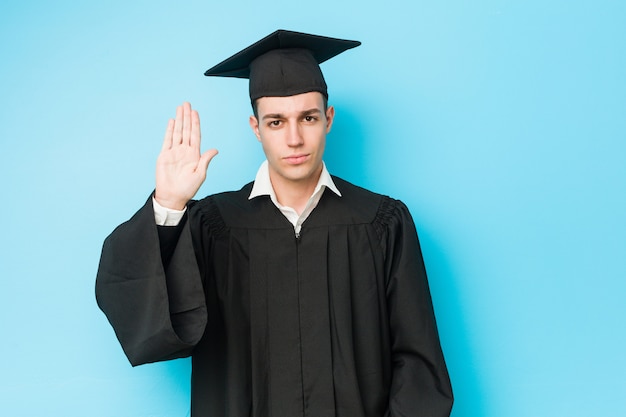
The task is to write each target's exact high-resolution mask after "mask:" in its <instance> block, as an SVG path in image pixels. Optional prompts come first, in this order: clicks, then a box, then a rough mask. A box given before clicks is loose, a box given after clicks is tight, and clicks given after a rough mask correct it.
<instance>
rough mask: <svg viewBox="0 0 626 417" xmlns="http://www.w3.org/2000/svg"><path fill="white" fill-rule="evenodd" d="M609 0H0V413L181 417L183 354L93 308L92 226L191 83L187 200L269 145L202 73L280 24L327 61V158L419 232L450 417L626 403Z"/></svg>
mask: <svg viewBox="0 0 626 417" xmlns="http://www.w3.org/2000/svg"><path fill="white" fill-rule="evenodd" d="M625 22H626V6H625V3H624V2H623V1H617V0H615V1H611V0H604V1H597V0H596V1H591V0H579V1H571V0H570V1H565V0H554V1H539V0H530V1H517V2H513V1H504V0H478V1H474V2H467V1H460V0H443V1H438V2H430V1H429V2H426V1H423V0H412V1H409V0H407V1H384V2H371V3H366V2H363V1H355V0H347V1H343V2H339V1H336V0H334V1H329V0H319V1H316V2H313V3H308V2H298V1H289V2H283V1H274V2H272V3H271V4H270V3H264V2H261V1H254V2H252V1H250V2H244V1H237V0H231V1H223V2H220V3H219V4H216V2H208V1H204V2H200V1H188V2H179V3H175V2H173V1H170V2H166V1H154V0H153V1H134V2H129V1H119V0H115V1H108V2H87V1H83V2H80V1H74V2H71V1H67V0H66V1H55V2H44V1H34V0H25V1H19V2H18V1H4V2H3V3H2V6H0V178H1V179H2V180H1V190H2V193H1V195H2V201H1V207H2V220H3V225H2V232H1V233H0V256H1V260H0V277H1V281H0V320H1V322H0V324H1V330H2V343H1V345H0V361H1V362H0V365H1V370H0V374H1V375H2V377H1V378H0V415H2V416H11V417H18V416H28V417H32V416H37V417H38V416H64V417H71V416H81V417H83V416H90V417H99V416H103V417H105V416H106V417H126V416H128V417H137V416H150V417H175V416H181V417H182V416H186V415H187V414H188V411H189V383H188V378H189V362H188V360H178V361H174V362H170V363H164V364H154V365H148V366H142V367H138V368H134V369H133V368H131V367H130V365H129V364H128V362H127V361H126V359H125V357H124V356H123V353H122V350H121V348H120V347H119V345H118V344H117V341H116V339H115V336H114V334H113V331H112V329H111V328H110V327H109V325H108V323H107V321H106V319H105V317H104V315H103V314H101V313H100V312H99V310H98V309H97V306H96V303H95V299H94V290H93V287H94V278H95V273H96V268H97V264H98V259H99V252H100V248H101V244H102V241H103V239H104V238H105V236H106V235H107V234H108V233H110V231H111V230H112V229H113V228H114V227H115V226H116V225H117V224H119V223H120V222H122V221H124V220H126V219H127V218H128V217H130V215H132V214H133V213H134V211H135V210H136V209H137V208H138V207H139V206H140V205H141V204H142V203H143V202H144V201H145V199H146V198H147V197H148V195H149V193H150V192H151V190H152V188H153V186H154V163H155V159H156V156H157V155H158V152H159V149H160V144H161V139H162V137H163V132H164V129H165V125H166V123H167V119H168V118H170V117H172V116H173V114H174V109H175V106H176V105H178V104H180V103H181V102H183V101H184V100H189V101H191V103H192V104H193V105H194V107H195V108H197V109H198V110H199V112H200V115H201V118H202V128H203V139H204V146H203V147H204V148H205V149H207V148H209V147H216V148H218V149H219V150H220V155H218V157H217V158H216V159H215V160H214V162H213V163H212V165H211V167H210V169H209V175H208V179H207V181H206V183H205V185H204V186H203V188H202V189H201V191H200V193H199V195H205V194H207V193H211V192H216V191H221V190H226V189H235V188H239V187H240V186H241V185H242V184H243V183H245V182H247V181H249V180H251V179H252V178H253V176H254V173H255V172H256V169H257V167H258V164H259V163H260V162H261V161H262V160H263V154H262V151H261V148H260V146H259V145H258V143H257V142H256V140H255V138H254V136H253V135H252V133H251V132H250V130H249V127H248V124H247V118H248V116H249V114H250V108H249V103H248V99H247V85H246V83H245V82H243V81H241V80H233V79H210V78H206V77H204V76H203V75H202V73H203V72H204V70H206V69H207V68H209V67H210V66H212V65H213V64H215V63H217V62H218V61H220V60H221V59H223V58H225V57H227V56H230V55H231V54H232V53H234V52H236V51H238V50H239V49H241V48H243V47H245V46H247V45H248V44H249V43H251V42H253V41H256V40H257V39H259V38H261V37H262V36H265V35H267V34H269V33H270V32H272V31H274V30H275V29H278V28H284V29H291V30H298V31H304V32H311V33H318V34H323V35H328V36H335V37H344V38H348V39H359V40H361V41H362V42H363V45H362V46H361V47H359V48H357V49H355V50H352V51H349V52H347V53H345V54H343V55H342V56H340V57H338V58H337V59H335V60H332V61H329V62H327V63H325V64H323V66H322V69H323V70H324V72H325V74H326V78H327V81H328V84H329V86H330V101H331V104H334V105H335V107H336V111H337V116H336V122H335V126H334V129H333V132H331V134H330V136H329V139H328V140H329V142H328V148H327V156H326V162H327V165H328V167H329V169H330V170H331V172H333V173H335V174H337V175H340V176H343V177H344V178H346V179H348V180H350V181H352V182H355V183H357V184H360V185H362V186H365V187H367V188H370V189H373V190H375V191H379V192H383V193H385V194H389V195H392V196H394V197H396V198H400V199H402V200H404V201H405V202H406V203H407V205H408V206H409V208H410V209H411V211H412V213H413V215H414V218H415V222H416V225H417V227H418V230H419V233H420V238H421V242H422V246H423V251H424V256H425V259H426V263H427V269H428V273H429V277H430V282H431V289H432V293H433V298H434V303H435V308H436V312H437V317H438V323H439V329H440V333H441V340H442V344H443V348H444V352H445V354H446V358H447V362H448V365H449V369H450V374H451V377H452V380H453V386H454V389H455V394H456V403H455V408H454V411H453V416H454V417H470V416H471V417H474V416H476V417H478V416H480V417H503V416H505V417H522V416H523V417H537V416H569V417H575V416H624V415H626V359H625V358H626V355H625V353H624V352H626V332H625V328H626V326H625V325H624V319H625V318H626V307H625V302H624V299H625V297H624V296H625V295H626V280H625V278H626V256H625V255H626V81H625V74H626V25H625Z"/></svg>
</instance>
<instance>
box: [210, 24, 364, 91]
mask: <svg viewBox="0 0 626 417" xmlns="http://www.w3.org/2000/svg"><path fill="white" fill-rule="evenodd" d="M360 44H361V42H359V41H350V40H345V39H336V38H328V37H325V36H318V35H311V34H307V33H300V32H292V31H288V30H277V31H276V32H274V33H272V34H270V35H268V36H266V37H265V38H263V39H261V40H260V41H258V42H256V43H254V44H252V45H250V46H249V47H247V48H245V49H243V50H242V51H240V52H237V53H236V54H235V55H233V56H231V57H230V58H228V59H226V60H224V61H222V62H221V63H219V64H217V65H215V66H214V67H213V68H210V69H208V70H207V71H206V72H205V73H204V75H207V76H218V77H236V78H249V79H250V100H251V101H252V102H254V101H255V100H256V99H258V98H260V97H286V96H293V95H296V94H302V93H308V92H311V91H318V92H320V93H322V94H324V95H325V96H326V98H328V92H327V87H326V82H325V81H324V76H323V75H322V71H321V70H320V67H319V64H321V63H322V62H324V61H326V60H328V59H330V58H332V57H334V56H336V55H339V54H340V53H342V52H344V51H346V50H348V49H351V48H355V47H357V46H359V45H360Z"/></svg>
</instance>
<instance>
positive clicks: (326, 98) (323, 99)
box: [252, 94, 328, 119]
mask: <svg viewBox="0 0 626 417" xmlns="http://www.w3.org/2000/svg"><path fill="white" fill-rule="evenodd" d="M257 101H259V99H258V98H257V99H256V100H254V101H253V102H252V113H254V117H256V118H257V119H258V118H259V110H258V108H257ZM322 102H323V103H324V114H326V110H327V109H328V97H326V96H325V95H324V94H322Z"/></svg>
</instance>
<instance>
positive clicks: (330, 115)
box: [326, 106, 335, 133]
mask: <svg viewBox="0 0 626 417" xmlns="http://www.w3.org/2000/svg"><path fill="white" fill-rule="evenodd" d="M333 120H335V108H334V107H333V106H328V108H327V109H326V133H328V132H330V128H331V127H332V125H333Z"/></svg>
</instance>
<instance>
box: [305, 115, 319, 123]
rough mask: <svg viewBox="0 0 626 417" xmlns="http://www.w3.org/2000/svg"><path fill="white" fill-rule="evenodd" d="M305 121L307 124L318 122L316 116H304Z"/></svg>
mask: <svg viewBox="0 0 626 417" xmlns="http://www.w3.org/2000/svg"><path fill="white" fill-rule="evenodd" d="M304 121H305V122H307V123H312V122H315V121H317V117H315V116H304Z"/></svg>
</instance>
